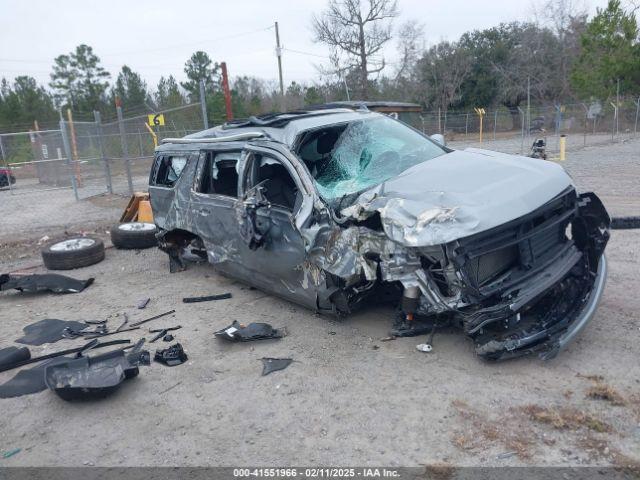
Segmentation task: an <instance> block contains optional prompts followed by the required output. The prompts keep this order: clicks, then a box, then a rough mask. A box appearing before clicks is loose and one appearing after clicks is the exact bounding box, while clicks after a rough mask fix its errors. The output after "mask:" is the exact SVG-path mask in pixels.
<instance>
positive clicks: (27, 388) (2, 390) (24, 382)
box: [0, 357, 70, 398]
mask: <svg viewBox="0 0 640 480" xmlns="http://www.w3.org/2000/svg"><path fill="white" fill-rule="evenodd" d="M68 360H70V359H69V358H68V357H58V358H53V359H50V360H48V361H46V362H43V363H41V364H40V365H36V366H35V367H33V368H30V369H28V370H21V371H19V372H18V373H17V374H16V375H15V376H14V377H13V378H12V379H11V380H8V381H6V382H5V383H3V384H2V385H0V398H13V397H21V396H23V395H31V394H34V393H38V392H43V391H44V390H46V389H47V385H46V383H45V381H44V371H45V368H47V366H49V365H56V364H58V363H62V362H66V361H68Z"/></svg>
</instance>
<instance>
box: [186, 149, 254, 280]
mask: <svg viewBox="0 0 640 480" xmlns="http://www.w3.org/2000/svg"><path fill="white" fill-rule="evenodd" d="M240 155H241V152H240V151H239V150H229V151H225V150H202V151H201V152H200V155H199V158H198V167H197V170H196V175H195V176H194V183H193V186H192V190H191V211H192V214H193V218H194V232H193V233H195V234H196V235H198V236H199V237H200V238H201V239H202V240H203V241H204V244H205V247H206V249H207V255H208V257H209V261H210V262H211V263H213V264H215V265H216V267H218V268H220V269H221V270H223V271H227V272H228V273H233V274H235V275H240V276H244V275H243V274H242V273H243V272H241V271H239V270H242V268H241V266H240V265H239V253H238V240H237V239H238V222H237V220H236V215H235V208H236V204H237V202H238V201H239V200H238V183H239V182H238V179H239V169H240Z"/></svg>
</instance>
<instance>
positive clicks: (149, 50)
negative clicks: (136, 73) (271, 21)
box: [0, 25, 274, 64]
mask: <svg viewBox="0 0 640 480" xmlns="http://www.w3.org/2000/svg"><path fill="white" fill-rule="evenodd" d="M272 28H274V26H273V25H269V26H268V27H265V28H259V29H257V30H250V31H247V32H241V33H234V34H232V35H225V36H222V37H216V38H209V39H207V40H201V41H198V42H190V43H183V44H175V45H167V46H164V47H158V48H151V49H144V50H124V51H121V52H112V53H106V54H102V55H101V57H114V56H120V55H126V54H136V53H149V52H162V51H166V50H170V49H175V48H185V47H192V46H195V45H202V44H205V43H211V42H218V41H221V40H228V39H230V38H238V37H243V36H247V35H252V34H254V33H259V32H264V31H267V30H271V29H272ZM52 61H53V60H42V59H38V60H35V59H31V60H25V59H15V58H0V62H13V63H47V64H50V63H51V62H52Z"/></svg>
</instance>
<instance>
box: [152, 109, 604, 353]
mask: <svg viewBox="0 0 640 480" xmlns="http://www.w3.org/2000/svg"><path fill="white" fill-rule="evenodd" d="M149 193H150V197H151V205H152V208H153V214H154V218H155V221H156V224H157V226H158V228H159V233H158V238H159V241H160V248H162V249H163V250H164V251H166V252H167V253H168V254H169V258H170V267H171V269H172V271H175V270H176V269H181V268H184V261H185V259H186V257H188V256H194V255H196V256H200V257H202V258H207V259H208V260H209V262H210V263H212V264H213V265H215V267H216V268H217V270H219V271H220V272H222V273H223V274H226V275H229V276H232V277H234V278H237V279H240V280H241V281H244V282H246V283H249V284H251V285H254V286H256V287H258V288H259V289H262V290H264V291H268V292H271V293H273V294H276V295H279V296H281V297H284V298H286V299H289V300H291V301H294V302H297V303H299V304H302V305H304V306H306V307H309V308H311V309H314V310H316V311H318V312H330V313H334V314H348V313H349V312H352V311H354V310H355V309H357V308H359V307H361V306H363V305H371V304H372V303H374V302H391V303H393V304H394V305H396V306H397V307H398V316H397V318H396V319H395V321H394V325H393V330H392V333H393V334H394V335H396V336H403V335H415V334H419V333H425V332H429V331H433V330H435V328H438V327H442V326H456V327H459V328H461V329H462V330H463V331H464V333H465V334H466V335H468V336H469V337H470V338H471V339H472V340H473V343H474V346H475V351H476V352H477V353H478V354H479V355H480V356H482V357H484V358H488V359H506V358H510V357H514V356H519V355H524V354H531V353H538V354H539V355H540V356H541V357H542V358H550V357H552V356H554V355H555V354H556V353H557V352H558V351H559V349H561V348H562V347H563V346H565V345H566V344H567V343H568V342H569V341H570V340H571V339H572V338H573V337H575V335H576V334H577V332H579V331H580V330H581V329H582V327H584V325H585V324H586V323H587V322H588V321H589V320H590V319H591V318H592V317H593V315H594V312H595V310H596V307H597V304H598V302H599V300H600V298H601V296H602V293H603V289H604V283H605V277H606V261H605V257H604V254H603V252H604V249H605V246H606V243H607V240H608V238H609V224H610V219H609V216H608V214H607V212H606V210H605V208H604V207H603V205H602V203H601V202H600V200H599V199H598V197H597V196H596V195H594V194H593V193H583V194H578V193H577V192H576V189H575V187H574V185H573V183H572V181H571V178H570V177H569V176H568V175H567V174H566V173H565V171H564V170H563V169H562V168H561V167H560V166H559V165H557V164H555V163H551V162H546V161H542V160H537V159H531V158H526V157H518V156H512V155H507V154H502V153H496V152H491V151H487V150H480V149H473V148H469V149H466V150H452V149H449V148H447V147H445V146H443V145H441V144H439V143H438V142H436V141H434V140H432V139H430V138H429V137H427V136H425V135H423V134H422V133H420V132H418V131H416V130H414V129H412V128H411V127H408V126H407V125H405V124H403V123H401V122H399V121H397V120H394V119H392V118H390V117H388V116H385V115H382V114H378V113H373V112H369V111H366V110H365V109H363V110H355V111H354V110H348V109H325V110H318V111H297V112H289V113H283V114H270V115H264V116H260V117H251V118H249V119H248V120H243V121H234V122H230V123H227V124H225V125H222V126H220V127H216V128H213V129H209V130H206V131H203V132H200V133H197V134H193V135H189V136H187V137H184V138H179V139H165V140H164V142H163V145H161V146H159V147H158V148H157V150H156V154H155V162H154V165H153V168H152V171H151V175H150V185H149Z"/></svg>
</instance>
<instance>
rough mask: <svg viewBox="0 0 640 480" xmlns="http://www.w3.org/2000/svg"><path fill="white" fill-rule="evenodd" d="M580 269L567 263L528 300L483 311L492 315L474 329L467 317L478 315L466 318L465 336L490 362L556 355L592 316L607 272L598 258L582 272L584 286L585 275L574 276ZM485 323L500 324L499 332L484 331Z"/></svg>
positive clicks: (517, 299)
mask: <svg viewBox="0 0 640 480" xmlns="http://www.w3.org/2000/svg"><path fill="white" fill-rule="evenodd" d="M585 268H586V267H585V266H584V265H581V264H580V263H578V264H575V265H573V266H571V268H570V270H571V272H570V273H568V274H567V275H566V276H565V277H564V278H563V279H561V280H560V281H558V282H556V283H554V284H553V285H552V286H551V287H549V288H547V289H546V290H545V291H543V292H542V293H539V294H537V295H536V299H535V300H532V301H530V302H529V303H527V304H524V305H523V303H522V302H521V301H520V299H519V298H516V299H515V300H514V301H513V302H512V303H511V304H510V305H506V306H504V308H502V309H498V310H496V308H495V307H493V308H491V309H486V310H491V313H493V314H494V316H493V317H491V316H485V317H480V318H481V319H484V322H481V323H480V324H477V323H476V324H475V326H474V327H470V325H473V322H472V321H471V319H472V318H475V319H476V321H477V319H478V315H477V314H476V315H475V316H473V317H470V318H469V319H467V324H466V330H467V334H469V336H471V337H472V338H473V340H474V344H475V350H476V353H477V354H478V355H480V356H482V357H484V358H487V359H489V360H506V359H509V358H514V357H519V356H523V355H528V354H533V353H537V354H538V355H539V356H540V358H541V359H543V360H548V359H551V358H553V357H555V356H556V355H557V354H558V352H559V351H560V350H561V349H563V348H564V347H566V346H567V345H568V344H569V342H571V340H573V339H574V338H575V337H576V336H577V335H578V333H579V332H580V331H581V330H582V329H583V328H584V327H585V326H586V325H587V323H589V321H590V320H591V319H592V318H593V317H594V315H595V312H596V310H597V308H598V305H599V303H600V300H601V298H602V295H603V292H604V287H605V283H606V276H607V262H606V258H605V256H604V255H602V256H601V258H600V259H599V262H598V267H597V270H596V272H595V274H592V275H589V274H587V275H588V277H587V278H589V281H588V283H586V284H585V282H584V281H583V279H584V277H581V276H580V275H576V272H578V273H580V272H581V270H582V269H585ZM529 293H530V292H527V291H525V292H524V293H523V294H522V295H523V296H524V297H525V298H530V297H529ZM484 313H486V312H484ZM498 317H500V321H499V322H498V321H497V318H498ZM486 322H491V323H497V324H499V325H500V326H501V327H502V328H504V330H503V332H496V331H495V330H494V329H493V328H491V329H488V331H484V330H483V327H484V323H486Z"/></svg>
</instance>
